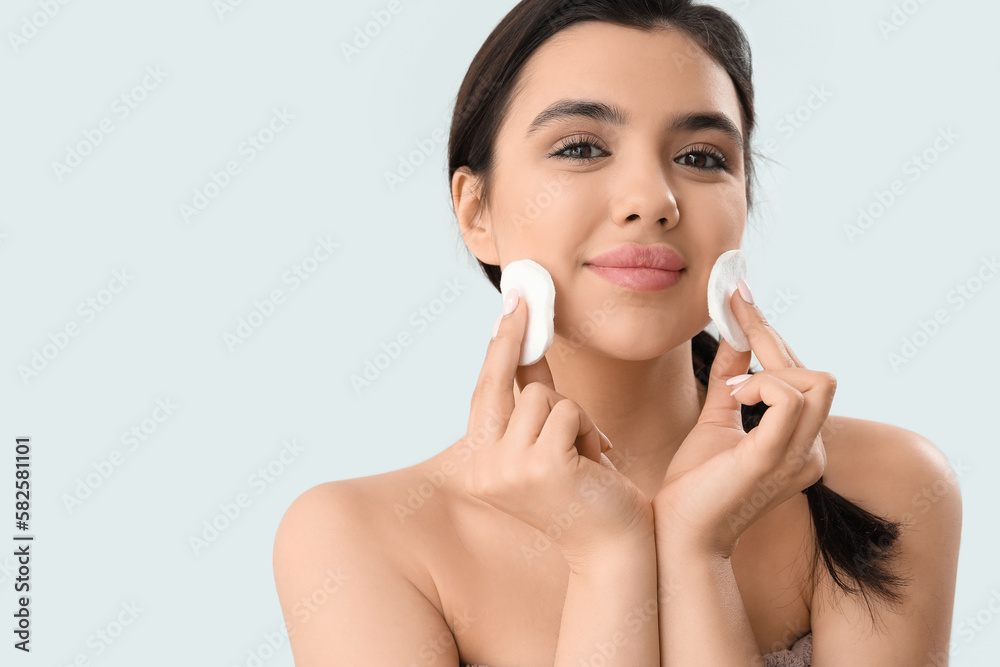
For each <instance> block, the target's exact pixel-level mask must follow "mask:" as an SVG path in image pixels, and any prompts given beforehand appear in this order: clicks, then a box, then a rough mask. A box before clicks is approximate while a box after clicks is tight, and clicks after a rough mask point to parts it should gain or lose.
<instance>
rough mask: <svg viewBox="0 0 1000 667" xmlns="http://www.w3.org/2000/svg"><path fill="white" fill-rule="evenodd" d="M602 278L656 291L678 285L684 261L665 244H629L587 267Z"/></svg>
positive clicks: (594, 260) (644, 290) (641, 290)
mask: <svg viewBox="0 0 1000 667" xmlns="http://www.w3.org/2000/svg"><path fill="white" fill-rule="evenodd" d="M584 265H585V266H586V267H587V268H588V269H590V270H591V271H593V272H594V273H596V274H597V275H598V276H600V277H601V278H604V279H605V280H607V281H609V282H612V283H614V284H616V285H619V286H621V287H625V288H626V289H631V290H635V291H638V292H654V291H659V290H662V289H666V288H668V287H671V286H672V285H675V284H677V281H679V280H680V278H681V272H682V271H683V270H684V260H683V259H682V258H681V256H680V255H678V254H677V252H676V251H674V250H673V249H672V248H670V247H668V246H665V245H641V244H638V243H627V244H625V245H620V246H618V247H617V248H614V249H613V250H611V251H609V252H606V253H603V254H601V255H598V256H596V257H594V258H592V259H591V260H590V261H588V262H586V263H585V264H584Z"/></svg>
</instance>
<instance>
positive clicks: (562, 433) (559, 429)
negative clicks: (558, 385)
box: [536, 398, 607, 463]
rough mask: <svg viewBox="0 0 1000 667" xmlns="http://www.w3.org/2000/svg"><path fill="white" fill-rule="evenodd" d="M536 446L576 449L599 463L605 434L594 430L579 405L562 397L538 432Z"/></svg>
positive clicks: (559, 450) (561, 451)
mask: <svg viewBox="0 0 1000 667" xmlns="http://www.w3.org/2000/svg"><path fill="white" fill-rule="evenodd" d="M536 446H538V447H543V448H547V449H551V450H552V451H553V453H559V454H567V453H573V452H575V453H578V454H579V455H580V456H583V457H586V458H588V459H590V460H591V461H593V462H594V463H600V462H601V454H602V453H603V452H604V451H606V446H607V438H605V437H604V435H603V434H602V433H601V432H600V431H598V430H597V427H596V426H595V425H594V422H593V421H592V420H591V419H590V417H588V416H587V413H585V412H584V411H583V409H582V408H581V407H580V406H579V405H577V404H575V403H574V402H573V401H571V400H570V399H568V398H564V399H561V400H560V401H559V402H557V403H556V404H555V405H554V406H552V412H550V413H549V418H548V419H546V420H545V425H544V426H542V431H541V433H539V434H538V440H537V441H536Z"/></svg>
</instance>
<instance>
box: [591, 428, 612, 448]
mask: <svg viewBox="0 0 1000 667" xmlns="http://www.w3.org/2000/svg"><path fill="white" fill-rule="evenodd" d="M594 428H597V424H594ZM597 432H598V433H600V434H601V435H604V431H602V430H601V429H599V428H597ZM604 439H605V440H607V441H608V449H613V448H614V445H612V444H611V438H609V437H608V436H606V435H604Z"/></svg>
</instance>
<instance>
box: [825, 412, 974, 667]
mask: <svg viewBox="0 0 1000 667" xmlns="http://www.w3.org/2000/svg"><path fill="white" fill-rule="evenodd" d="M822 436H823V442H824V445H825V447H826V451H827V466H826V470H825V472H824V474H823V482H824V484H825V485H826V486H827V487H829V488H830V489H832V490H833V491H835V492H837V493H839V494H840V495H841V496H843V497H844V498H846V499H847V500H849V501H851V502H853V503H855V504H856V505H858V506H860V507H862V508H864V509H866V510H868V511H869V512H872V513H873V514H876V515H877V516H879V517H881V518H883V519H885V520H888V521H891V522H894V523H897V524H899V525H900V532H899V537H898V539H897V540H896V541H895V542H894V544H893V552H894V554H895V556H894V557H893V559H892V561H891V566H890V569H891V571H892V574H893V575H898V576H899V577H901V578H902V580H903V582H904V586H903V588H902V589H901V590H900V591H899V593H900V595H901V596H902V604H901V605H898V606H897V605H892V606H889V607H885V606H883V605H878V607H877V608H878V613H877V614H874V615H872V616H870V614H872V613H873V612H875V609H876V608H872V607H869V606H868V605H867V604H866V602H865V601H864V600H862V599H861V598H860V597H859V596H856V595H845V594H843V592H842V591H841V590H840V589H839V587H838V586H836V585H834V583H833V581H832V579H831V576H830V575H829V574H828V572H827V571H826V569H825V568H823V567H819V568H818V570H817V574H818V578H817V582H816V588H815V590H814V592H813V595H812V598H811V603H810V607H811V620H810V623H811V625H812V629H813V633H814V635H815V636H816V637H817V638H818V639H817V640H816V641H815V642H814V646H813V664H820V663H822V664H855V665H862V664H864V665H869V664H870V665H876V664H878V665H883V664H907V665H909V664H913V665H916V664H925V662H927V659H928V656H938V657H940V656H942V655H943V656H944V660H945V662H947V649H948V641H949V635H950V628H951V618H952V612H953V603H954V595H955V581H956V576H957V569H958V552H959V542H960V540H961V531H962V497H961V493H960V490H959V486H958V476H959V475H960V474H961V469H959V470H958V471H957V473H958V474H956V471H955V470H953V469H952V466H951V464H950V463H949V461H948V459H947V457H945V455H944V454H943V453H942V452H941V450H940V449H938V447H937V446H936V445H934V443H932V442H930V441H929V440H928V439H927V438H925V437H923V436H921V435H920V434H918V433H915V432H913V431H910V430H908V429H905V428H901V427H898V426H892V425H889V424H884V423H880V422H874V421H868V420H864V419H853V418H849V417H839V416H837V417H834V416H831V417H829V418H828V420H827V423H826V425H825V426H824V427H823V430H822ZM866 557H867V556H866V554H864V553H859V554H857V555H856V557H855V562H856V563H860V565H861V566H863V565H864V563H865V562H866V561H865V560H864V559H865V558H866ZM858 558H860V559H861V560H860V561H858V560H857V559H858ZM858 571H859V572H860V571H863V567H862V568H860V569H859V570H858ZM872 621H876V622H875V623H872ZM876 629H877V630H878V632H875V631H874V630H876ZM934 662H935V664H937V659H936V658H935V660H934ZM927 664H929V663H927Z"/></svg>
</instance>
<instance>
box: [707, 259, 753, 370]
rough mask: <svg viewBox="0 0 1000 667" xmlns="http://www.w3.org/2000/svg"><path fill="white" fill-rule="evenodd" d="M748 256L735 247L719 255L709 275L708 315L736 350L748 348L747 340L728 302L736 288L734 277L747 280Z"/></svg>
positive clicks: (740, 350) (742, 350)
mask: <svg viewBox="0 0 1000 667" xmlns="http://www.w3.org/2000/svg"><path fill="white" fill-rule="evenodd" d="M746 277H747V260H746V258H745V257H744V256H743V252H742V251H741V250H740V249H739V248H737V249H735V250H727V251H726V252H724V253H722V254H721V255H719V258H718V259H717V260H715V266H713V267H712V273H710V274H709V276H708V316H709V317H711V318H712V321H713V322H715V326H717V327H718V328H719V333H720V334H721V335H722V337H723V338H725V339H726V340H727V341H728V342H729V344H730V345H732V346H733V349H734V350H736V351H737V352H746V351H747V350H749V349H750V341H749V340H747V336H746V334H745V333H743V329H742V328H741V327H740V323H739V322H738V321H737V320H736V315H734V314H733V309H732V308H731V307H730V306H729V299H730V298H731V297H732V296H733V292H735V291H736V290H737V285H736V283H737V281H739V280H741V279H742V280H746Z"/></svg>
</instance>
